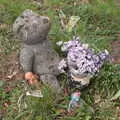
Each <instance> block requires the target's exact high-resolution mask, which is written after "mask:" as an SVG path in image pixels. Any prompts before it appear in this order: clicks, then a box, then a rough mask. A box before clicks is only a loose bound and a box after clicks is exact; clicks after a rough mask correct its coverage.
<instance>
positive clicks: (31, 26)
mask: <svg viewBox="0 0 120 120" xmlns="http://www.w3.org/2000/svg"><path fill="white" fill-rule="evenodd" d="M49 29H50V20H49V18H48V17H45V16H39V15H38V14H36V13H34V12H32V11H31V10H25V11H24V12H23V13H22V15H21V16H19V17H18V18H17V19H16V21H15V23H14V25H13V31H14V32H15V33H16V35H17V37H18V38H19V39H20V40H21V41H22V47H21V52H20V64H21V66H22V68H23V70H24V71H25V72H33V73H36V74H39V75H40V76H42V77H41V80H42V81H43V83H45V84H49V85H50V86H51V87H52V88H56V89H59V88H60V86H59V83H58V81H57V79H56V76H57V75H58V74H59V72H58V69H57V64H58V62H59V56H58V54H57V53H56V52H55V51H54V50H53V49H52V47H51V44H50V42H49V41H48V39H47V35H48V32H49ZM46 76H47V77H46Z"/></svg>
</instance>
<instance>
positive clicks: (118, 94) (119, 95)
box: [111, 90, 120, 100]
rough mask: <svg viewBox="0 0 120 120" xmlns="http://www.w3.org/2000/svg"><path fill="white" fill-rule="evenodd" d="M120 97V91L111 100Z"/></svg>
mask: <svg viewBox="0 0 120 120" xmlns="http://www.w3.org/2000/svg"><path fill="white" fill-rule="evenodd" d="M119 97H120V90H118V92H117V93H116V94H115V95H114V96H113V97H112V98H111V100H116V99H118V98H119Z"/></svg>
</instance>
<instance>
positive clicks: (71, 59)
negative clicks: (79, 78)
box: [57, 37, 109, 75]
mask: <svg viewBox="0 0 120 120" xmlns="http://www.w3.org/2000/svg"><path fill="white" fill-rule="evenodd" d="M57 45H59V46H61V50H62V51H63V52H66V53H67V58H66V60H64V59H63V60H62V61H61V62H60V63H59V65H58V69H59V71H60V72H61V73H63V72H65V68H66V67H68V69H69V71H70V73H72V74H74V75H82V74H92V75H94V74H95V73H96V72H99V69H100V68H101V67H102V65H103V63H104V61H105V60H106V59H107V58H108V56H109V53H108V51H107V50H104V51H102V52H100V53H98V54H95V52H94V50H93V49H90V48H88V44H82V43H81V42H80V38H79V37H73V39H72V40H70V41H68V42H62V41H60V42H58V43H57Z"/></svg>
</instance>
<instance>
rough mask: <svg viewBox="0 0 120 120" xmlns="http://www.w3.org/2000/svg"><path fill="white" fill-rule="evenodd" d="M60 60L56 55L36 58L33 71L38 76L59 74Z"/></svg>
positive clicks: (44, 55) (42, 55)
mask: <svg viewBox="0 0 120 120" xmlns="http://www.w3.org/2000/svg"><path fill="white" fill-rule="evenodd" d="M58 62H59V58H57V57H56V56H55V55H54V54H50V53H49V54H46V53H44V54H39V55H37V56H35V59H34V63H33V71H34V72H35V73H36V74H53V75H56V74H58V69H57V64H58Z"/></svg>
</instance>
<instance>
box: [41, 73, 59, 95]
mask: <svg viewBox="0 0 120 120" xmlns="http://www.w3.org/2000/svg"><path fill="white" fill-rule="evenodd" d="M40 80H41V81H42V82H43V84H45V85H48V86H49V87H50V88H51V89H52V90H53V92H55V93H59V92H60V85H59V82H58V80H57V78H56V76H54V75H51V74H44V75H41V76H40Z"/></svg>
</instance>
